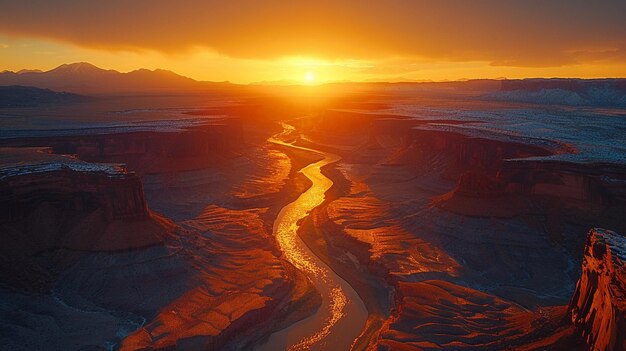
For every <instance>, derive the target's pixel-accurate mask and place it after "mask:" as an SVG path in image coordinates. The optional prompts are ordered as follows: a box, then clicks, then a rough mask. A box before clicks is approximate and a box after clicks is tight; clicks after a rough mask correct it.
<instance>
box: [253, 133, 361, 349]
mask: <svg viewBox="0 0 626 351" xmlns="http://www.w3.org/2000/svg"><path fill="white" fill-rule="evenodd" d="M286 127H291V126H286ZM269 141H270V142H273V143H275V144H280V145H284V146H287V147H292V148H296V149H300V150H305V151H310V152H314V153H317V154H320V155H322V156H324V159H322V160H320V161H318V162H315V163H312V164H310V165H308V166H306V167H304V168H302V169H301V170H300V172H301V173H302V174H304V175H305V176H306V177H307V178H309V179H310V180H311V182H312V183H313V184H312V185H311V187H310V188H309V189H307V190H306V191H305V192H304V193H302V194H301V195H300V197H298V198H297V199H296V200H295V201H294V202H292V203H290V204H288V205H286V206H285V207H283V208H282V210H281V211H280V213H279V214H278V217H277V218H276V221H275V222H274V235H275V237H276V240H277V241H278V244H279V246H280V248H281V250H282V252H283V257H284V258H285V259H286V260H288V261H289V262H291V263H292V264H293V265H294V266H295V267H296V268H298V269H300V270H301V271H302V272H304V274H306V275H307V276H308V277H309V279H310V280H311V282H312V283H313V284H314V285H315V287H316V288H317V290H318V291H319V293H320V294H321V296H322V304H321V306H320V308H319V309H318V310H317V311H316V312H315V313H314V314H313V315H311V316H309V317H307V318H305V319H303V320H301V321H299V322H296V323H294V324H292V325H290V326H289V327H287V328H285V329H283V330H280V331H278V332H275V333H274V334H272V335H271V336H270V337H269V339H268V341H267V342H266V343H265V344H263V345H259V346H258V347H257V348H256V349H255V350H257V351H277V350H333V351H343V350H349V349H350V347H351V346H352V343H353V341H354V340H355V339H356V338H357V337H358V336H359V334H360V333H361V331H362V330H363V327H364V325H365V321H366V319H367V310H366V308H365V305H364V304H363V301H362V300H361V298H360V297H359V295H358V294H357V293H356V291H354V289H353V288H352V286H350V284H348V283H347V282H346V281H345V280H343V279H341V277H339V276H338V275H337V274H336V273H335V272H333V270H332V269H331V268H330V267H329V266H328V265H326V264H325V263H324V262H323V261H322V260H321V259H320V258H318V257H317V256H316V255H315V254H314V253H313V252H312V251H311V250H310V249H309V248H308V246H307V245H306V244H305V243H304V241H302V239H301V238H300V237H299V236H298V235H297V231H298V227H299V226H298V222H299V221H300V220H302V219H304V218H305V217H307V216H308V214H309V213H310V211H311V210H313V209H314V208H315V207H317V206H319V205H321V204H322V202H324V198H325V195H324V194H325V193H326V191H327V190H328V189H330V187H331V186H332V185H333V182H332V180H330V179H329V178H327V177H326V176H324V175H323V174H322V172H321V168H322V167H324V166H326V165H328V164H331V163H334V162H337V161H339V160H340V159H341V158H340V157H339V156H337V155H334V154H330V153H325V152H321V151H318V150H313V149H309V148H305V147H300V146H295V145H291V144H288V143H285V142H282V141H280V140H278V139H276V138H272V139H270V140H269Z"/></svg>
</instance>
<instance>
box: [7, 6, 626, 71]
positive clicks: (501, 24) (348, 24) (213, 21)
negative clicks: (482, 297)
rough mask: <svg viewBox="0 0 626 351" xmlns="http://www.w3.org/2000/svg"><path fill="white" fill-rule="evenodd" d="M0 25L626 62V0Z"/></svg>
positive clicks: (160, 13)
mask: <svg viewBox="0 0 626 351" xmlns="http://www.w3.org/2000/svg"><path fill="white" fill-rule="evenodd" d="M0 9H1V11H0V33H5V34H9V35H17V36H26V37H37V38H51V39H56V40H62V41H67V42H72V43H75V44H78V45H81V46H86V47H95V48H103V49H130V50H134V49H152V50H158V51H163V52H179V51H181V50H186V49H189V48H193V47H194V46H203V47H208V48H211V49H214V50H216V51H218V52H220V53H223V54H225V55H228V56H233V57H245V58H273V57H279V56H291V55H310V56H317V57H326V58H366V59H369V58H381V57H420V58H425V59H437V60H449V61H488V62H491V63H492V64H493V65H504V66H535V67H541V66H559V65H564V64H572V63H581V62H597V61H602V60H607V61H613V62H625V61H626V55H625V54H624V52H625V51H626V20H624V18H626V1H624V0H613V1H584V0H554V1H550V0H534V1H533V0H531V1H502V0H500V1H495V0H474V1H460V0H457V1H454V0H449V1H448V0H440V1H419V0H416V1H409V0H388V1H361V0H355V1H347V0H339V1H315V2H313V1H311V2H306V3H304V2H296V1H288V0H273V1H212V0H209V1H207V0H203V1H200V0H189V1H156V0H135V1H122V0H108V1H93V0H92V1H88V0H60V1H50V0H22V1H9V0H0Z"/></svg>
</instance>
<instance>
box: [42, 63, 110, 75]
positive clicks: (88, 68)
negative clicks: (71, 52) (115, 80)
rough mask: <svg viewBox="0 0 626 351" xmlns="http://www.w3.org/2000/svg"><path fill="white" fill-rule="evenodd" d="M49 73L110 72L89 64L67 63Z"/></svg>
mask: <svg viewBox="0 0 626 351" xmlns="http://www.w3.org/2000/svg"><path fill="white" fill-rule="evenodd" d="M48 72H56V73H95V72H98V73H100V72H108V71H107V70H104V69H102V68H100V67H97V66H95V65H92V64H91V63H89V62H76V63H66V64H63V65H61V66H59V67H57V68H54V69H52V70H50V71H48Z"/></svg>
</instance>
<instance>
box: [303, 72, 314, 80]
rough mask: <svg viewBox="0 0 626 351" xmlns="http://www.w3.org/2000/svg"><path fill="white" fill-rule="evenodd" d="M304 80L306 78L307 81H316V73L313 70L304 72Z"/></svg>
mask: <svg viewBox="0 0 626 351" xmlns="http://www.w3.org/2000/svg"><path fill="white" fill-rule="evenodd" d="M304 80H305V81H306V82H307V83H313V81H315V74H314V73H313V71H307V72H306V73H305V74H304Z"/></svg>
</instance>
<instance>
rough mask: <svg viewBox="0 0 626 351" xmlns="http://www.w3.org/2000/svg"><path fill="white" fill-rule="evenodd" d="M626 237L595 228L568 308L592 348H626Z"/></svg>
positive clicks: (588, 242) (602, 350) (600, 349)
mask: <svg viewBox="0 0 626 351" xmlns="http://www.w3.org/2000/svg"><path fill="white" fill-rule="evenodd" d="M625 263H626V238H625V237H624V236H622V235H620V234H617V233H615V232H612V231H609V230H604V229H597V228H596V229H592V230H591V231H590V232H589V235H588V237H587V245H586V247H585V253H584V257H583V264H582V274H581V277H580V279H579V280H578V284H577V285H576V290H575V292H574V296H573V297H572V301H571V302H570V306H569V312H570V316H571V318H572V321H573V322H574V324H575V325H576V327H577V330H578V331H579V332H580V333H581V334H582V336H583V337H584V338H585V340H586V341H587V344H588V345H589V348H590V349H591V350H594V351H595V350H597V351H607V350H615V351H617V350H625V349H626V265H625Z"/></svg>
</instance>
